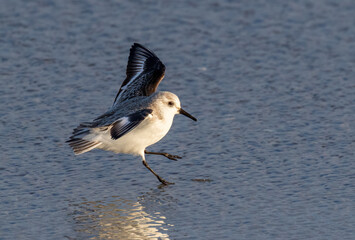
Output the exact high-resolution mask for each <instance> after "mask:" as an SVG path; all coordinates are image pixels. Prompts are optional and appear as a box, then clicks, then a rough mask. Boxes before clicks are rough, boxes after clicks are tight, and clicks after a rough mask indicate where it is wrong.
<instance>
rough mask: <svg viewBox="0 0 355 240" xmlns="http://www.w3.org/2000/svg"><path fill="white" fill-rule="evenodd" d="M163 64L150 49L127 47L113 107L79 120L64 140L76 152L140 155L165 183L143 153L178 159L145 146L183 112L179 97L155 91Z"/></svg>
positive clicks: (144, 163) (163, 67) (161, 135)
mask: <svg viewBox="0 0 355 240" xmlns="http://www.w3.org/2000/svg"><path fill="white" fill-rule="evenodd" d="M164 73H165V66H164V64H163V63H162V62H161V61H160V60H159V58H158V57H157V56H156V55H155V54H154V53H153V52H152V51H150V50H148V49H147V48H145V47H143V46H142V45H140V44H138V43H134V44H133V46H132V47H131V49H130V55H129V58H128V64H127V70H126V75H127V76H126V79H125V80H124V82H123V83H122V86H121V88H120V90H119V91H118V93H117V95H116V98H115V100H114V103H113V106H112V107H111V108H110V109H109V110H108V111H107V112H106V113H104V114H102V115H101V116H99V117H98V118H96V119H95V120H93V121H92V122H84V123H81V124H80V125H79V126H78V127H77V128H75V129H74V130H73V135H72V136H71V137H70V139H69V140H68V141H67V142H69V145H70V146H71V147H72V148H73V150H74V153H75V154H76V155H78V154H82V153H85V152H88V151H90V150H92V149H95V148H99V149H103V150H107V151H112V152H115V153H125V154H132V155H138V156H141V157H142V161H143V165H144V166H145V167H146V168H148V169H149V170H150V171H151V172H152V173H153V174H154V175H155V176H156V177H157V178H158V180H159V181H160V182H161V183H163V184H169V182H167V181H165V180H164V179H163V178H161V177H160V176H159V175H158V174H156V173H155V172H154V171H153V169H151V168H150V167H149V165H148V163H147V162H146V160H145V154H157V155H163V156H165V157H167V158H169V159H172V160H176V159H177V158H180V157H179V156H176V155H171V154H168V153H161V152H148V151H146V150H145V149H146V147H148V146H150V145H152V144H154V143H156V142H158V141H159V140H160V139H162V138H163V137H164V136H165V135H166V134H167V133H168V131H169V129H170V127H171V125H172V123H173V119H174V116H175V114H183V115H185V116H187V117H189V118H191V119H192V120H194V121H197V119H196V118H194V117H193V116H192V115H190V114H189V113H187V112H186V111H185V110H183V109H182V108H181V106H180V100H179V98H178V97H177V96H176V95H175V94H173V93H171V92H155V91H156V89H157V87H158V85H159V83H160V82H161V80H162V79H163V78H164Z"/></svg>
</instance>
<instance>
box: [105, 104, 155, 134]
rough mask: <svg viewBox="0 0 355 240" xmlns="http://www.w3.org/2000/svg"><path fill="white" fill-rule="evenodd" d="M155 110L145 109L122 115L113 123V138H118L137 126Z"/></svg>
mask: <svg viewBox="0 0 355 240" xmlns="http://www.w3.org/2000/svg"><path fill="white" fill-rule="evenodd" d="M152 112H153V110H151V109H143V110H140V111H137V112H135V113H132V114H130V115H128V116H126V117H122V118H120V119H118V120H117V121H116V122H114V123H113V125H112V128H111V131H110V133H111V138H112V139H114V140H116V139H118V138H120V137H122V136H123V135H125V134H127V133H128V132H130V131H132V130H133V129H134V128H136V127H137V126H138V125H139V124H140V123H141V122H142V121H143V120H144V119H145V118H146V117H147V116H148V115H149V114H151V113H152Z"/></svg>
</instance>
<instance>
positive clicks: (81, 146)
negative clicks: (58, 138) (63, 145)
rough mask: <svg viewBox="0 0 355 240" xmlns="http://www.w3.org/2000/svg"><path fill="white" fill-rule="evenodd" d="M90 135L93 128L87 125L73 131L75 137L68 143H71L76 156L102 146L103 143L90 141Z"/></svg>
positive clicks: (83, 124)
mask: <svg viewBox="0 0 355 240" xmlns="http://www.w3.org/2000/svg"><path fill="white" fill-rule="evenodd" d="M90 133H91V128H90V127H89V126H88V124H85V123H82V124H80V125H79V126H78V127H77V128H75V129H74V130H73V135H72V136H71V137H70V139H69V140H68V141H66V142H67V143H69V146H70V147H71V148H72V149H73V151H74V153H75V155H79V154H82V153H85V152H88V151H90V150H92V149H94V148H96V147H98V146H99V145H101V142H97V141H92V140H88V137H89V135H90Z"/></svg>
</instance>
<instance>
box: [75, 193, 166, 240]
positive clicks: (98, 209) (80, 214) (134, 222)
mask: <svg viewBox="0 0 355 240" xmlns="http://www.w3.org/2000/svg"><path fill="white" fill-rule="evenodd" d="M71 206H72V207H74V208H75V210H74V212H73V213H72V214H73V218H74V220H75V223H76V224H75V225H76V229H75V230H76V232H77V233H78V234H79V235H82V234H84V235H87V236H86V239H120V240H124V239H130V240H131V239H140V240H141V239H159V240H160V239H161V240H168V239H169V235H168V234H167V233H166V232H167V229H166V227H167V226H168V225H167V224H166V223H165V221H164V220H165V217H164V216H161V215H160V213H159V212H156V213H154V214H148V213H147V212H145V211H144V207H143V206H142V205H141V204H140V203H139V202H134V201H129V200H123V199H117V198H116V199H113V200H112V199H111V201H96V202H90V201H85V202H82V203H80V204H72V205H71Z"/></svg>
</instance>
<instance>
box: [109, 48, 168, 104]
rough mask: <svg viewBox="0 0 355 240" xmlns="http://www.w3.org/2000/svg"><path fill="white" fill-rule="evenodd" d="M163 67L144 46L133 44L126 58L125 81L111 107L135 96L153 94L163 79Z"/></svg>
mask: <svg viewBox="0 0 355 240" xmlns="http://www.w3.org/2000/svg"><path fill="white" fill-rule="evenodd" d="M164 73H165V66H164V64H163V63H162V62H161V61H160V60H159V58H158V57H157V56H156V55H155V54H154V53H153V52H152V51H150V50H148V49H147V48H145V47H144V46H142V45H140V44H138V43H134V44H133V45H132V47H131V49H130V55H129V58H128V64H127V70H126V79H125V80H124V81H123V83H122V85H121V88H120V90H119V91H118V93H117V95H116V98H115V101H114V103H113V105H116V104H117V103H120V102H123V101H125V100H127V99H130V98H133V97H137V96H149V95H151V94H152V93H154V92H155V91H156V89H157V87H158V85H159V83H160V82H161V80H162V79H163V78H164Z"/></svg>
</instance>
